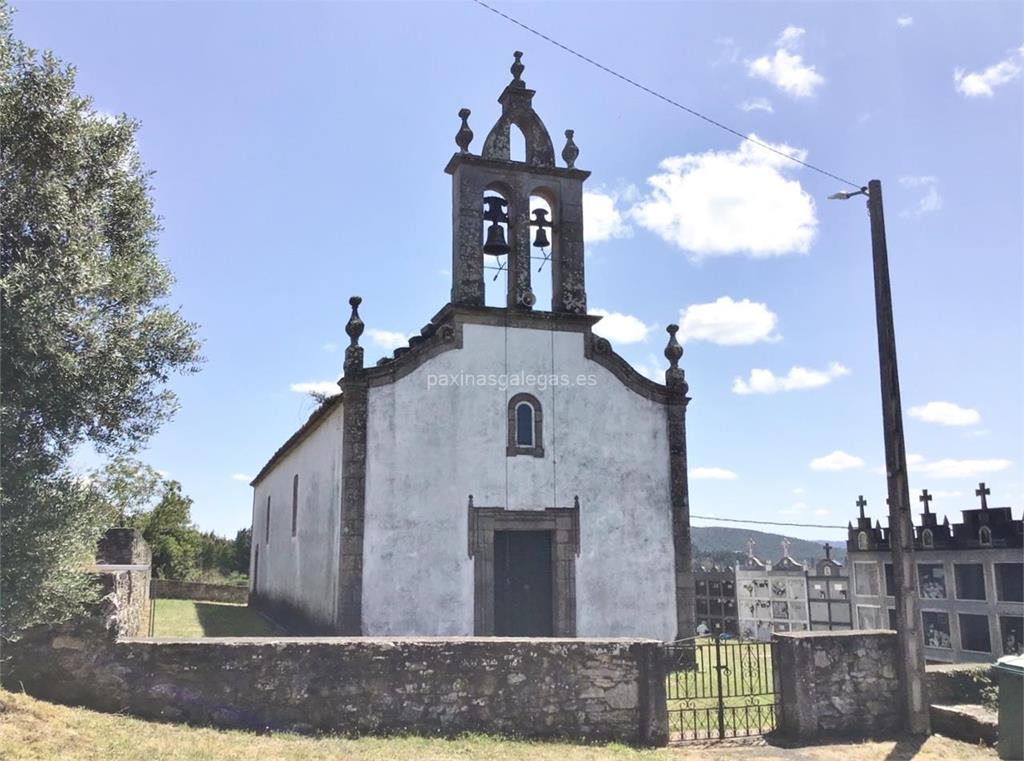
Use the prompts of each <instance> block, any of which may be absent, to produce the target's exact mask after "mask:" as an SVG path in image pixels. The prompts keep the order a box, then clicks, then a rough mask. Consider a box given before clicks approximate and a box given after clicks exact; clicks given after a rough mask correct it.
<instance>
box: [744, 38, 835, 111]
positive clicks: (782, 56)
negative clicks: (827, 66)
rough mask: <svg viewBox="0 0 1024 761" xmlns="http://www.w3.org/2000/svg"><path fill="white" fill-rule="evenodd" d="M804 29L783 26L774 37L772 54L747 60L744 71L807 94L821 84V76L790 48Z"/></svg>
mask: <svg viewBox="0 0 1024 761" xmlns="http://www.w3.org/2000/svg"><path fill="white" fill-rule="evenodd" d="M804 34H805V31H804V30H803V29H801V28H800V27H796V26H787V27H786V28H785V29H784V30H783V32H782V34H781V35H779V39H777V40H776V41H775V55H770V56H769V55H765V56H761V57H760V58H757V59H755V60H753V61H749V62H748V63H747V74H748V75H749V76H751V77H760V78H761V79H766V80H768V81H769V82H771V83H772V84H773V85H775V86H776V87H778V88H779V89H781V90H783V91H784V92H786V93H788V94H790V95H792V96H794V97H797V98H807V97H810V96H812V95H814V92H815V90H817V89H818V88H819V87H821V86H822V85H823V84H825V78H824V77H823V76H821V74H819V73H818V72H817V71H816V70H815V68H814V67H813V66H811V65H809V64H806V63H804V59H803V56H801V55H800V54H799V53H795V52H793V51H794V50H795V49H796V48H797V46H798V44H799V42H800V39H801V38H802V37H803V36H804Z"/></svg>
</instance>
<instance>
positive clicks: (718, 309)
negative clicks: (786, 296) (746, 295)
mask: <svg viewBox="0 0 1024 761" xmlns="http://www.w3.org/2000/svg"><path fill="white" fill-rule="evenodd" d="M778 322H779V318H778V315H776V314H775V313H774V312H773V311H771V310H770V309H769V308H768V306H767V305H766V304H760V303H758V302H755V301H751V300H750V299H743V301H733V300H732V299H731V298H730V297H728V296H722V297H720V298H718V299H717V300H716V301H713V302H711V303H710V304H692V305H690V306H688V307H687V308H686V309H684V310H681V311H680V313H679V338H680V339H681V340H682V341H710V342H711V343H716V344H720V345H722V346H740V345H744V344H752V343H756V342H758V341H777V340H779V339H780V338H781V337H782V336H780V335H779V334H778V333H777V332H776V327H777V326H778Z"/></svg>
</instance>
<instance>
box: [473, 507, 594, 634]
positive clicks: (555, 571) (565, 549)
mask: <svg viewBox="0 0 1024 761" xmlns="http://www.w3.org/2000/svg"><path fill="white" fill-rule="evenodd" d="M579 515H580V514H579V508H578V507H548V508H545V509H543V510H506V509H504V508H502V507H474V506H472V505H470V507H469V545H468V551H469V556H470V557H471V558H473V634H474V635H476V636H478V637H491V636H494V533H495V532H496V531H548V532H550V533H551V550H552V551H551V563H552V568H551V582H552V589H551V600H552V617H551V618H552V629H553V635H554V636H555V637H575V636H576V558H577V557H578V556H579V554H580V520H579Z"/></svg>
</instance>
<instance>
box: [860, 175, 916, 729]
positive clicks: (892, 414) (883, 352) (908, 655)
mask: <svg viewBox="0 0 1024 761" xmlns="http://www.w3.org/2000/svg"><path fill="white" fill-rule="evenodd" d="M867 196H868V214H869V216H870V217H871V253H872V259H873V262H874V270H875V318H876V320H877V322H878V364H879V371H880V374H881V381H882V426H883V430H884V433H885V472H886V480H887V482H888V492H889V500H888V502H889V551H890V552H891V553H892V573H893V583H894V585H895V587H896V588H895V589H894V590H893V591H894V592H895V593H896V594H895V596H896V639H897V647H898V650H899V652H898V654H897V664H898V665H897V668H898V669H899V680H900V688H901V689H902V691H903V700H902V701H901V702H902V704H903V709H904V728H905V729H906V730H907V731H908V732H910V733H911V734H915V735H924V734H928V733H929V732H930V729H931V724H930V721H929V716H928V698H927V693H926V685H925V671H924V639H923V637H922V636H921V613H920V603H919V602H918V595H917V568H916V564H915V563H914V526H913V523H912V521H911V515H910V486H909V483H908V481H907V452H906V445H905V443H904V439H903V408H902V405H901V403H900V379H899V372H898V371H897V367H896V333H895V330H894V328H893V317H892V292H891V289H890V286H889V254H888V251H887V249H886V243H885V218H884V216H883V213H882V183H881V182H880V181H878V180H871V182H869V183H868V189H867Z"/></svg>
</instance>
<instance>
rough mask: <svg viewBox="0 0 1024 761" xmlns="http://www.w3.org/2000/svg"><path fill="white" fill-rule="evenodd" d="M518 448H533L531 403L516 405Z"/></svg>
mask: <svg viewBox="0 0 1024 761" xmlns="http://www.w3.org/2000/svg"><path fill="white" fill-rule="evenodd" d="M516 446H517V447H532V446H533V405H532V404H530V403H529V402H519V404H517V405H516Z"/></svg>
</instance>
